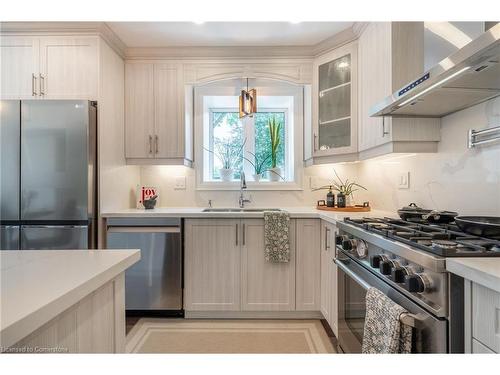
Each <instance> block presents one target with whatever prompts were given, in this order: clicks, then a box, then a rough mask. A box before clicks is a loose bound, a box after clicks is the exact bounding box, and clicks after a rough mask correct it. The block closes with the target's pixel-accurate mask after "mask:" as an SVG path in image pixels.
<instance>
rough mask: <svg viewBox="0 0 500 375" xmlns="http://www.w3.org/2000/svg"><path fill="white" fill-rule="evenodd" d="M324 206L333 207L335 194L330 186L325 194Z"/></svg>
mask: <svg viewBox="0 0 500 375" xmlns="http://www.w3.org/2000/svg"><path fill="white" fill-rule="evenodd" d="M326 206H327V207H334V206H335V195H334V194H333V191H332V187H331V186H330V190H328V194H327V195H326Z"/></svg>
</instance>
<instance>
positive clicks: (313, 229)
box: [295, 219, 321, 311]
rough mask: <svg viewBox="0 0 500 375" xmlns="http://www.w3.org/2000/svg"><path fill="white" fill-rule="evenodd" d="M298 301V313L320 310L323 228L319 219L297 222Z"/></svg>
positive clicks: (296, 306) (296, 284)
mask: <svg viewBox="0 0 500 375" xmlns="http://www.w3.org/2000/svg"><path fill="white" fill-rule="evenodd" d="M296 230H297V236H296V241H297V242H296V257H297V260H296V271H295V272H296V275H295V287H296V299H295V308H296V310H297V311H311V310H312V311H319V310H320V287H321V285H320V267H321V260H320V256H321V254H320V251H319V250H318V249H319V248H320V246H321V244H320V242H321V237H320V236H321V228H320V221H319V220H318V219H297V220H296Z"/></svg>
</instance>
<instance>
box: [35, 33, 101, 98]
mask: <svg viewBox="0 0 500 375" xmlns="http://www.w3.org/2000/svg"><path fill="white" fill-rule="evenodd" d="M97 70H98V38H97V37H54V38H52V37H50V38H49V37H47V38H41V39H40V72H41V76H40V95H42V96H43V97H44V98H47V99H89V100H91V99H93V100H96V99H97V95H98V94H97V81H98V79H97V74H98V71H97Z"/></svg>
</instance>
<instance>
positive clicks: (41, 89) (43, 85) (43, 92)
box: [40, 73, 45, 96]
mask: <svg viewBox="0 0 500 375" xmlns="http://www.w3.org/2000/svg"><path fill="white" fill-rule="evenodd" d="M42 95H45V77H44V76H43V75H42V73H40V96H42Z"/></svg>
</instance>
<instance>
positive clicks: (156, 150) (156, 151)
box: [155, 135, 158, 154]
mask: <svg viewBox="0 0 500 375" xmlns="http://www.w3.org/2000/svg"><path fill="white" fill-rule="evenodd" d="M157 153H158V136H157V135H155V154H157Z"/></svg>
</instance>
